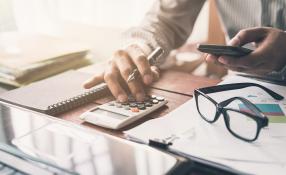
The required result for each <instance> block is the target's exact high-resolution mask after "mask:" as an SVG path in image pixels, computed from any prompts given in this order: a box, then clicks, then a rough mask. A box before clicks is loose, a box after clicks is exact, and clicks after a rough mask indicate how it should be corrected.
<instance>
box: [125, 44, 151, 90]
mask: <svg viewBox="0 0 286 175" xmlns="http://www.w3.org/2000/svg"><path fill="white" fill-rule="evenodd" d="M127 51H128V54H129V55H130V57H131V59H132V61H133V62H134V64H135V65H136V67H137V68H138V70H139V72H140V75H141V77H142V80H143V82H144V84H146V85H150V84H151V83H152V82H153V75H152V71H151V67H150V64H149V62H148V60H147V58H146V56H145V54H144V53H143V51H142V50H141V49H140V48H139V47H138V46H136V45H131V46H130V47H128V48H127Z"/></svg>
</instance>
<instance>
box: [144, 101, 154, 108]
mask: <svg viewBox="0 0 286 175" xmlns="http://www.w3.org/2000/svg"><path fill="white" fill-rule="evenodd" d="M145 106H146V107H151V106H153V105H152V102H145Z"/></svg>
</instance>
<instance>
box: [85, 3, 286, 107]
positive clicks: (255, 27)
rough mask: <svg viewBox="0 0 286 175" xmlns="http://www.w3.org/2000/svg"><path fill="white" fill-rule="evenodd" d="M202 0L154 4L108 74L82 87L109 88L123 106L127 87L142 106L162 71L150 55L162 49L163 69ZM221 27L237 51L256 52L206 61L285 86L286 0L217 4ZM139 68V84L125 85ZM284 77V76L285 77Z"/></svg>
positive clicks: (126, 35) (111, 63)
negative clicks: (151, 62) (249, 48)
mask: <svg viewBox="0 0 286 175" xmlns="http://www.w3.org/2000/svg"><path fill="white" fill-rule="evenodd" d="M204 2H205V1H204V0H156V1H155V2H154V4H153V6H152V8H151V10H150V11H149V12H148V13H147V14H146V16H145V18H144V20H143V22H142V24H141V25H140V26H138V27H134V28H131V29H129V30H128V31H127V32H125V33H124V34H123V36H124V39H125V47H124V48H122V49H119V50H117V51H116V52H114V54H113V56H112V58H111V59H110V60H109V62H108V65H107V66H106V69H105V71H104V72H102V73H101V74H99V75H94V76H93V77H92V78H91V79H89V80H88V81H87V82H85V83H84V87H85V88H91V87H93V86H95V85H97V84H99V83H101V82H103V81H104V82H106V83H107V85H108V87H109V89H110V91H111V93H112V94H113V96H114V97H115V98H116V99H117V100H118V101H120V102H124V101H127V100H128V96H127V95H128V94H127V92H126V89H124V86H127V87H128V88H129V90H130V92H131V93H132V95H133V96H134V97H135V98H136V100H139V101H141V100H143V99H144V96H145V92H144V86H148V85H150V84H152V83H153V82H154V81H156V80H158V78H159V69H158V67H156V66H150V65H149V63H148V60H147V58H146V57H147V55H148V54H150V53H151V52H152V50H154V49H155V48H156V47H158V46H160V47H162V48H163V49H164V51H165V52H164V54H163V55H162V56H161V57H160V59H159V60H160V61H159V63H162V62H163V61H164V58H165V57H166V55H167V54H168V53H169V52H170V51H171V50H172V49H175V48H178V47H180V46H181V45H183V44H184V43H185V41H186V40H187V38H188V37H189V35H190V33H191V31H192V28H193V25H194V22H195V20H196V18H197V16H198V13H199V12H200V10H201V8H202V6H203V4H204ZM216 4H217V7H218V12H219V15H220V18H221V20H222V24H223V27H224V28H225V31H226V34H227V36H228V37H229V38H232V39H231V40H230V42H229V44H230V45H233V46H242V45H244V44H246V43H255V45H256V49H255V50H254V51H253V52H252V53H251V54H249V55H247V56H243V57H241V58H232V57H226V56H220V57H217V56H215V55H207V56H206V61H207V62H214V63H217V64H221V65H222V66H224V67H226V68H228V69H230V70H234V71H239V72H245V73H249V74H255V75H262V76H276V77H277V76H278V77H279V78H281V77H282V78H283V80H285V75H284V74H285V73H284V74H283V72H286V71H285V69H286V68H285V65H286V52H285V50H286V44H285V42H286V33H285V32H284V30H285V29H286V0H252V1H249V0H232V1H229V0H216ZM135 67H137V68H138V70H139V73H140V75H141V76H140V77H141V78H137V79H135V80H134V81H131V82H128V83H127V78H128V75H129V74H130V73H131V72H132V70H133V69H134V68H135ZM281 72H282V73H281Z"/></svg>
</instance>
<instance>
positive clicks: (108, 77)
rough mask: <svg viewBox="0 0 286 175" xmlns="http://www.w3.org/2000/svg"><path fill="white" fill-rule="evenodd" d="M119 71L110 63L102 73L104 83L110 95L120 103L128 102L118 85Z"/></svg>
mask: <svg viewBox="0 0 286 175" xmlns="http://www.w3.org/2000/svg"><path fill="white" fill-rule="evenodd" d="M118 75H119V70H118V69H117V67H116V66H115V64H114V63H113V62H111V63H110V64H109V65H108V66H107V68H106V70H105V73H104V81H105V82H106V84H107V86H108V88H109V90H110V92H111V93H112V95H113V96H114V97H115V98H116V99H117V100H118V101H120V102H125V101H127V100H128V97H127V94H126V93H125V91H124V90H123V88H122V87H121V85H120V83H119V79H120V78H119V76H118Z"/></svg>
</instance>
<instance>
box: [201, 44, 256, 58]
mask: <svg viewBox="0 0 286 175" xmlns="http://www.w3.org/2000/svg"><path fill="white" fill-rule="evenodd" d="M197 49H198V50H199V51H201V52H204V53H209V54H212V55H217V56H221V55H225V56H231V57H241V56H245V55H248V54H250V53H251V52H252V51H253V50H251V49H247V48H244V47H238V46H226V45H215V44H198V47H197Z"/></svg>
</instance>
